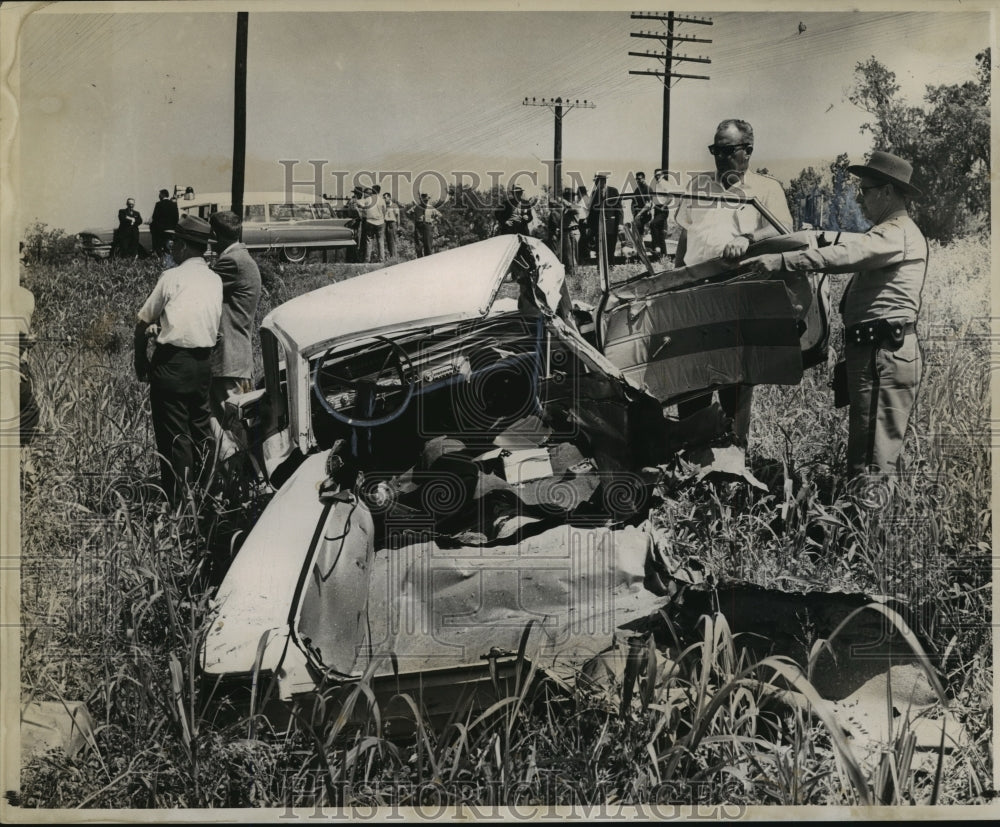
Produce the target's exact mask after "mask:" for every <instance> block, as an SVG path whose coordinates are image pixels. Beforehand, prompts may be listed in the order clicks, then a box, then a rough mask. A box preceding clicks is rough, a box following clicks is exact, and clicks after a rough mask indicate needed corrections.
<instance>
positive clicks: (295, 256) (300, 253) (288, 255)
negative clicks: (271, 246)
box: [281, 246, 309, 264]
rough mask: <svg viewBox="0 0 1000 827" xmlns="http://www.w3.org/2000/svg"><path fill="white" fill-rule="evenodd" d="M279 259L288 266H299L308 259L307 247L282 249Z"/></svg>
mask: <svg viewBox="0 0 1000 827" xmlns="http://www.w3.org/2000/svg"><path fill="white" fill-rule="evenodd" d="M281 257H282V259H284V260H285V261H287V262H288V263H289V264H301V263H302V262H303V261H305V260H306V259H307V258H308V257H309V248H308V247H291V246H287V247H282V248H281Z"/></svg>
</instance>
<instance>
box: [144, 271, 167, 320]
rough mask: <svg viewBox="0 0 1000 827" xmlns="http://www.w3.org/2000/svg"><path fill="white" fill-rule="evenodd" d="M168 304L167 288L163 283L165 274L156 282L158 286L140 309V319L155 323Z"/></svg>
mask: <svg viewBox="0 0 1000 827" xmlns="http://www.w3.org/2000/svg"><path fill="white" fill-rule="evenodd" d="M166 304H167V295H166V288H165V287H164V285H163V276H160V280H159V281H157V282H156V287H154V288H153V292H152V293H150V294H149V298H148V299H146V303H145V304H144V305H143V306H142V308H141V309H140V310H139V321H141V322H145V323H146V324H153V322H155V321H156V320H157V319H159V318H160V316H161V315H162V313H163V308H164V307H165V306H166Z"/></svg>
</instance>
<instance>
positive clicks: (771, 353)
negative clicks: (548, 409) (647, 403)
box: [596, 233, 829, 403]
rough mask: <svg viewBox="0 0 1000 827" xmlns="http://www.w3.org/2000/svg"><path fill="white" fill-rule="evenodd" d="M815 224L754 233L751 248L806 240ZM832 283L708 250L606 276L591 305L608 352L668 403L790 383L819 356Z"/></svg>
mask: <svg viewBox="0 0 1000 827" xmlns="http://www.w3.org/2000/svg"><path fill="white" fill-rule="evenodd" d="M815 243H816V240H815V234H811V233H794V234H789V235H785V236H778V237H775V238H772V239H768V240H766V241H763V242H759V243H757V244H755V245H753V247H752V248H751V250H750V251H749V253H748V255H761V254H763V253H767V252H781V251H787V250H794V249H803V248H805V247H808V246H810V245H811V244H815ZM828 309H829V286H828V285H827V283H826V280H825V279H824V277H823V276H820V275H817V274H788V277H787V278H784V279H763V278H757V277H754V278H748V277H747V276H746V275H745V274H743V273H741V272H740V269H739V267H738V266H733V265H729V264H727V263H726V262H724V261H722V260H721V259H713V260H710V261H706V262H702V263H700V264H697V265H694V266H691V267H681V268H677V269H673V270H667V271H663V272H654V273H652V274H643V275H641V276H639V277H635V278H631V279H628V280H626V281H623V282H619V283H612V282H610V281H609V282H608V283H607V288H606V290H605V293H604V296H603V297H602V300H601V303H600V305H599V307H598V311H597V319H596V322H597V331H598V341H599V344H600V347H601V349H602V350H603V352H604V354H605V356H607V358H608V359H609V360H610V361H611V362H612V363H614V364H615V365H616V366H617V367H618V368H620V369H621V370H622V371H623V373H624V374H625V376H626V377H627V378H628V379H629V380H630V381H631V382H632V383H633V384H635V385H637V386H638V387H640V388H644V389H645V390H646V391H647V392H648V393H650V394H651V395H652V396H655V397H656V398H657V399H659V400H660V401H661V402H664V403H671V402H676V401H680V400H682V399H684V398H688V397H691V396H694V395H697V394H698V393H700V392H703V391H705V390H711V389H714V388H718V387H723V386H725V385H733V384H750V385H761V384H778V385H787V384H797V383H798V382H799V381H801V379H802V371H803V368H804V367H808V366H810V365H812V364H816V363H818V362H819V361H825V356H826V345H827V339H828V330H829V325H828Z"/></svg>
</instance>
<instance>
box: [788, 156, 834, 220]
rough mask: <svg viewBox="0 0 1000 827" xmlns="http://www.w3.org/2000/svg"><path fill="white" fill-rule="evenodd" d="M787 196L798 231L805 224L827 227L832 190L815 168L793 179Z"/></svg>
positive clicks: (804, 171) (805, 170) (808, 169)
mask: <svg viewBox="0 0 1000 827" xmlns="http://www.w3.org/2000/svg"><path fill="white" fill-rule="evenodd" d="M785 195H786V197H787V198H788V206H789V208H790V211H791V213H792V218H793V219H794V220H795V228H796V229H801V228H802V226H803V225H805V224H809V225H810V226H812V227H824V226H825V220H824V219H825V211H826V202H827V200H828V199H829V197H830V188H829V187H828V186H827V185H826V183H825V182H824V181H823V176H821V175H820V174H819V173H818V172H816V169H815V168H814V167H809V168H807V169H804V170H802V172H800V173H799V174H798V175H797V176H796V177H795V178H793V179H792V180H791V182H790V183H789V184H788V187H787V188H786V190H785Z"/></svg>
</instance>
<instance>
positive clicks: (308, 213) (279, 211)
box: [270, 204, 314, 221]
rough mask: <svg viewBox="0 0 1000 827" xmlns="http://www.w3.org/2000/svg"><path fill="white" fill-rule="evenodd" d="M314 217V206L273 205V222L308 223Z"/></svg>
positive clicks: (271, 214) (271, 213) (271, 215)
mask: <svg viewBox="0 0 1000 827" xmlns="http://www.w3.org/2000/svg"><path fill="white" fill-rule="evenodd" d="M313 217H314V213H313V205H312V204H271V207H270V218H271V221H308V220H310V219H312V218H313Z"/></svg>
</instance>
